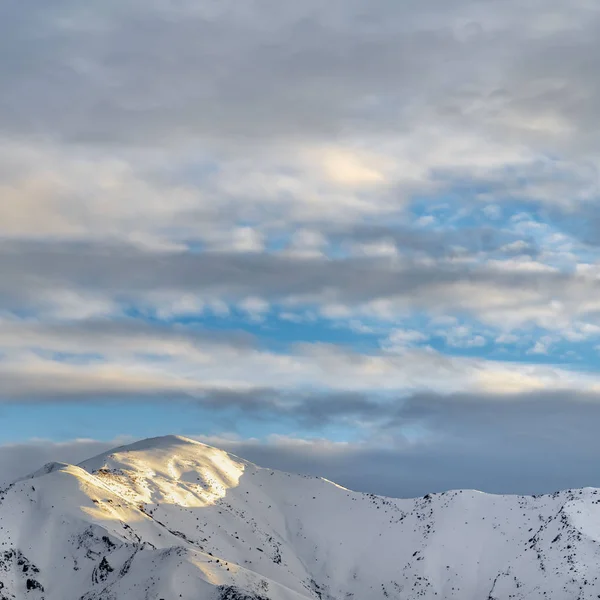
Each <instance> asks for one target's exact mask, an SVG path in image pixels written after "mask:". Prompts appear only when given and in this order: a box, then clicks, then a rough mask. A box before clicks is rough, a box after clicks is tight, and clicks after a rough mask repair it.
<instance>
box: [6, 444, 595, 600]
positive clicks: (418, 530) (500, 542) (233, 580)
mask: <svg viewBox="0 0 600 600" xmlns="http://www.w3.org/2000/svg"><path fill="white" fill-rule="evenodd" d="M599 502H600V494H598V491H597V490H595V489H589V488H588V489H584V490H576V491H565V492H560V493H556V494H553V495H552V496H538V497H519V496H493V495H487V494H483V493H480V492H475V491H457V492H448V493H444V494H434V495H428V496H425V497H424V498H419V499H414V500H395V499H390V498H383V497H378V496H374V495H368V494H360V493H356V492H352V491H350V490H346V489H344V488H341V487H340V486H337V485H335V484H333V483H331V482H328V481H326V480H323V479H318V478H309V477H303V476H299V475H290V474H287V473H281V472H277V471H273V470H270V469H261V468H259V467H257V466H255V465H253V464H252V463H249V462H247V461H244V460H242V459H240V458H237V457H235V456H233V455H231V454H228V453H226V452H223V451H221V450H218V449H216V448H211V447H209V446H206V445H204V444H200V443H198V442H194V441H192V440H187V439H185V438H179V437H174V436H167V437H164V438H155V439H151V440H144V441H142V442H138V443H136V444H132V445H130V446H125V447H122V448H117V449H115V450H113V451H111V452H109V453H106V454H103V455H100V456H98V457H96V458H93V459H90V460H88V461H85V462H83V463H81V464H80V465H79V466H73V465H66V464H60V463H52V464H50V465H46V466H45V467H44V468H42V469H40V470H39V471H38V472H36V473H34V474H33V475H32V476H30V477H29V478H26V479H23V480H21V481H18V482H16V483H14V484H13V485H11V486H10V487H9V488H8V489H7V490H4V491H3V492H2V493H0V544H1V545H0V600H21V599H32V600H42V599H44V600H113V599H114V600H120V599H125V598H126V599H128V600H146V599H147V600H154V599H157V600H158V599H163V600H171V599H176V598H183V599H189V600H192V599H193V600H213V599H214V600H217V599H219V600H302V599H304V600H307V599H315V598H318V599H320V600H379V599H382V600H383V599H392V600H407V599H411V600H412V599H415V598H425V599H433V598H437V599H441V598H443V599H451V598H456V599H460V600H469V599H473V600H489V599H497V600H501V599H502V600H503V599H505V598H506V599H508V598H517V599H521V598H522V599H525V598H527V599H532V598H559V599H561V600H567V599H570V598H573V599H575V598H598V597H600V581H599V580H598V575H597V573H598V568H597V565H598V564H599V561H600V504H599Z"/></svg>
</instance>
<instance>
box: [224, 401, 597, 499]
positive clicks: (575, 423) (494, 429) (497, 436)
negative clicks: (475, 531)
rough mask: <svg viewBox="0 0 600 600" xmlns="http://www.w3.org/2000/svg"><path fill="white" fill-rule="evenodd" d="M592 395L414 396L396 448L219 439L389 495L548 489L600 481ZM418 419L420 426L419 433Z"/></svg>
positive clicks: (403, 414) (405, 407)
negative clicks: (464, 490)
mask: <svg viewBox="0 0 600 600" xmlns="http://www.w3.org/2000/svg"><path fill="white" fill-rule="evenodd" d="M598 399H599V398H598V396H597V395H585V394H577V393H574V392H571V391H557V392H540V393H537V394H528V395H523V396H520V397H506V396H502V395H497V396H495V395H477V396H468V395H464V396H460V395H458V396H449V397H442V396H433V395H429V396H424V395H419V396H415V397H412V398H410V399H407V400H406V401H404V402H403V403H402V405H401V406H400V407H398V406H396V410H397V415H396V417H395V419H396V425H400V424H402V425H403V426H404V427H405V429H403V430H400V431H397V432H396V433H395V434H394V436H393V437H394V439H395V440H396V443H395V447H387V448H385V447H382V444H381V443H379V444H378V443H377V442H378V440H377V438H375V439H374V440H373V441H372V443H371V444H351V443H350V444H340V445H335V444H332V443H328V442H323V443H318V442H314V443H309V444H299V443H294V442H290V441H285V440H283V441H279V442H273V444H272V445H268V444H260V443H256V442H244V441H240V442H227V441H226V440H225V441H223V442H222V443H221V445H226V446H227V447H228V448H229V449H230V450H231V451H233V452H236V453H237V454H239V455H241V456H243V457H244V458H248V459H249V460H252V461H255V462H257V463H259V464H262V465H264V466H268V467H272V468H278V469H282V470H288V471H289V470H291V471H298V472H303V473H309V474H312V475H319V476H324V477H327V478H328V479H331V480H333V481H336V482H337V483H340V484H342V485H344V486H346V487H349V488H351V489H357V490H360V491H365V492H373V493H379V494H384V495H389V496H419V495H423V494H425V493H429V492H441V491H445V490H448V489H457V488H474V489H479V490H482V491H487V492H492V493H518V494H534V493H549V492H553V491H555V490H557V489H563V488H574V487H585V486H594V487H596V486H599V485H600V480H599V477H598V473H597V466H596V463H597V447H598V444H597V427H596V425H597V423H598V419H599V418H600V403H599V402H598ZM414 425H419V426H420V427H419V428H418V430H417V431H418V433H417V434H415V433H414V432H413V430H412V429H411V426H414ZM403 432H404V433H403ZM380 435H381V434H380Z"/></svg>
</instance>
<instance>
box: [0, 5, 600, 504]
mask: <svg viewBox="0 0 600 600" xmlns="http://www.w3.org/2000/svg"><path fill="white" fill-rule="evenodd" d="M599 46H600V4H599V3H598V2H597V1H595V0H571V1H569V2H566V1H565V0H561V1H558V0H502V1H500V0H426V1H423V2H409V1H406V0H330V1H328V2H322V1H320V0H303V1H302V2H292V1H290V0H288V1H281V0H247V1H244V2H231V1H229V0H224V1H220V2H216V1H214V0H193V1H192V0H152V1H150V2H148V1H147V0H146V1H144V2H141V1H139V0H118V1H117V0H103V1H102V2H99V1H98V0H91V1H90V2H85V3H81V2H76V1H75V0H32V1H31V2H19V1H18V0H6V1H5V2H2V3H1V4H0V90H2V92H1V93H0V482H2V481H5V482H6V481H9V480H11V478H14V477H17V476H19V475H21V474H23V473H25V472H27V471H32V470H34V469H36V468H37V467H39V465H40V464H41V463H43V462H46V461H47V460H65V461H69V462H76V461H78V460H82V459H84V458H86V457H87V456H90V455H93V454H95V453H97V452H99V451H101V450H104V449H106V448H108V447H111V446H114V445H115V444H117V443H124V442H126V441H132V440H135V439H138V438H144V437H150V436H157V435H164V434H181V435H186V436H189V437H195V438H197V439H200V440H203V441H206V442H208V443H211V444H215V445H217V446H219V447H222V448H225V449H227V450H230V451H233V452H234V453H237V454H240V455H241V456H244V457H245V458H248V459H250V460H254V461H255V462H258V463H259V464H261V465H263V466H268V467H274V468H280V469H283V470H288V471H300V472H303V473H304V472H306V473H312V474H316V475H322V476H325V477H327V478H328V479H332V480H335V481H338V482H339V483H341V484H343V485H346V486H347V487H352V488H354V489H359V490H362V491H368V492H375V493H381V494H386V495H393V496H412V495H421V494H425V493H428V492H435V491H443V490H446V489H451V488H476V489H481V490H484V491H489V492H495V493H524V494H530V493H540V492H549V491H554V490H556V489H559V488H567V487H583V486H598V487H600V472H599V470H598V468H597V459H598V457H599V455H600V442H599V441H598V440H599V437H598V433H597V430H598V427H599V425H600V374H599V355H600V294H599V292H600V204H599V197H600V195H599V187H600V186H599V183H600V180H599V173H600V170H599V167H600V135H599V134H600V131H599V130H600V73H599V71H598V68H597V64H596V60H595V59H594V57H596V56H598V55H599V54H600V47H599Z"/></svg>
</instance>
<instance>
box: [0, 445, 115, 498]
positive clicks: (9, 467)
mask: <svg viewBox="0 0 600 600" xmlns="http://www.w3.org/2000/svg"><path fill="white" fill-rule="evenodd" d="M117 443H118V442H117V441H116V440H115V441H114V442H101V441H96V440H72V441H68V442H62V443H61V442H51V441H41V440H40V441H31V442H21V443H15V444H4V445H1V446H0V489H2V488H4V487H6V486H7V485H9V484H10V483H12V482H13V481H14V480H15V479H17V478H19V477H24V476H26V475H28V474H30V473H33V472H34V471H36V470H37V469H39V468H40V467H41V466H42V465H44V464H46V463H48V462H52V461H57V462H67V463H71V464H77V463H79V462H81V461H83V460H85V459H86V458H89V457H91V456H95V455H97V454H100V453H102V452H106V450H110V449H111V448H113V447H114V446H116V445H117Z"/></svg>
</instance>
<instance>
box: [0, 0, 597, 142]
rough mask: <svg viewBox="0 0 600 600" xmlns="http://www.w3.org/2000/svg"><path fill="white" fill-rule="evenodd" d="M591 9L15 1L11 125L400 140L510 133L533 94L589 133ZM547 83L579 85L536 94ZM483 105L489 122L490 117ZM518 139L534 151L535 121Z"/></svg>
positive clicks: (7, 7)
mask: <svg viewBox="0 0 600 600" xmlns="http://www.w3.org/2000/svg"><path fill="white" fill-rule="evenodd" d="M584 6H585V5H584V3H582V2H578V3H575V5H570V6H569V10H568V11H567V10H566V9H565V5H564V3H560V2H552V3H548V2H546V3H532V6H531V7H527V8H524V7H523V5H522V3H519V2H506V3H499V2H493V3H492V2H475V1H472V0H463V1H460V2H452V3H449V2H438V1H436V2H433V3H432V2H429V3H427V5H423V4H418V5H417V4H414V3H405V2H388V1H377V2H366V1H364V0H362V1H354V2H350V3H348V2H345V3H339V2H333V3H329V4H327V5H323V4H322V3H319V2H313V1H310V2H304V3H302V5H290V4H285V5H282V4H280V3H276V2H271V1H256V2H250V3H245V4H244V5H243V7H242V6H238V5H235V4H225V5H223V6H222V7H219V8H216V7H215V5H214V4H212V3H207V2H206V3H204V2H198V3H194V4H192V3H186V2H182V3H178V4H176V5H174V4H172V3H170V4H167V3H166V2H156V3H153V4H152V5H150V6H149V5H147V4H145V5H142V4H140V3H138V2H135V1H134V0H128V1H127V2H121V3H113V2H105V3H98V2H92V3H88V4H86V5H85V6H82V5H80V4H77V3H74V2H72V1H71V0H53V1H51V2H46V3H41V2H34V3H28V4H27V5H23V4H20V3H17V2H8V3H5V4H4V5H3V8H2V13H1V14H0V17H1V19H0V22H1V23H2V29H1V30H0V39H2V40H3V44H2V45H3V50H4V51H3V52H2V56H3V60H2V62H1V63H0V85H1V87H2V89H3V90H4V91H5V93H4V94H3V100H2V105H1V107H2V110H1V111H0V114H1V115H3V116H4V118H3V119H2V121H1V124H0V126H1V127H2V128H3V129H4V130H5V131H7V132H18V133H24V132H29V133H31V132H34V133H40V132H41V133H44V134H50V135H54V136H57V137H60V138H65V139H70V140H87V141H95V142H106V141H110V142H114V141H127V142H132V141H133V142H141V141H149V140H154V141H161V142H162V141H165V140H168V139H171V140H173V139H185V138H189V137H197V136H202V137H204V138H207V137H208V138H210V137H213V138H215V139H226V138H227V137H229V136H236V137H237V138H240V137H248V136H250V137H263V138H265V137H272V136H286V137H294V136H306V135H312V136H315V135H316V136H323V135H331V134H336V133H342V132H345V131H348V130H349V129H351V130H353V131H355V132H363V133H364V132H368V133H372V132H378V133H383V134H389V133H390V132H391V131H392V130H393V131H395V132H399V131H400V132H402V131H403V130H406V129H409V128H410V127H412V125H413V124H414V123H415V121H416V120H418V121H419V122H421V123H422V122H424V121H425V120H427V119H429V120H430V119H432V118H435V120H436V121H438V122H447V123H449V124H450V125H451V126H454V125H456V124H462V125H463V126H467V127H470V128H472V129H481V130H485V129H487V130H489V131H491V130H493V131H494V132H495V135H497V136H499V137H502V135H505V133H504V132H505V131H506V129H507V127H506V123H504V122H503V121H502V120H500V121H499V122H498V118H497V117H498V115H497V114H495V113H494V111H496V113H498V112H500V113H502V114H504V113H506V114H508V115H510V114H512V113H514V112H519V111H526V110H529V109H530V106H531V103H532V102H533V101H534V100H535V102H536V106H538V105H539V103H540V102H542V103H543V106H544V107H545V108H547V110H549V111H550V110H552V111H556V112H558V113H559V114H562V115H564V116H565V117H566V118H568V119H569V120H572V121H573V122H575V123H576V124H577V125H578V126H579V125H582V124H583V123H582V122H581V121H582V119H584V118H585V119H586V124H590V123H593V122H594V121H595V119H596V116H597V114H596V108H595V107H596V106H597V104H598V103H597V102H596V99H597V96H598V94H597V78H596V77H595V75H596V73H595V70H594V69H593V64H592V62H591V61H589V60H588V59H587V58H586V57H589V56H593V55H594V49H595V47H596V44H597V35H596V32H597V26H598V23H597V15H596V13H594V12H593V11H590V10H586V9H585V8H584ZM553 13H554V14H555V15H558V17H560V16H561V15H565V16H566V17H569V18H570V19H571V20H574V21H575V25H574V26H573V27H572V28H560V27H558V28H556V30H555V31H552V30H546V32H545V34H541V35H536V34H535V28H536V25H537V24H538V21H540V17H541V16H543V15H552V14H553ZM516 15H519V18H517V17H516ZM565 47H566V48H568V51H567V52H566V53H565V52H562V50H561V48H565ZM549 56H551V57H553V60H551V59H550V58H548V57H549ZM440 57H443V60H441V59H440ZM573 64H576V65H578V66H580V68H579V69H573V68H572V65H573ZM536 74H540V77H541V76H542V75H543V77H544V79H545V80H548V79H553V78H554V79H559V80H561V81H565V82H567V83H566V84H565V85H562V86H561V87H560V88H559V89H558V91H554V92H546V93H543V92H539V93H537V94H536V93H535V88H534V86H535V85H536V82H537V80H538V79H539V78H540V77H537V76H536ZM532 88H533V89H534V91H533V92H532V91H531V89H532ZM569 90H572V91H570V92H569ZM498 92H501V93H500V94H499V93H498ZM490 94H496V97H500V98H503V99H504V100H503V102H502V103H500V104H498V103H496V104H494V103H492V102H490V100H489V98H490ZM482 99H483V100H487V102H486V103H485V104H486V106H489V105H491V107H492V109H491V112H490V110H487V112H486V110H483V111H482V110H477V106H478V101H480V100H482ZM496 123H497V124H496ZM513 129H514V132H513V133H514V134H515V135H516V133H517V132H518V133H519V134H521V135H523V134H526V135H528V137H529V139H530V141H532V142H535V140H536V132H535V131H534V132H532V131H531V130H530V129H529V128H528V127H527V126H526V125H523V124H520V125H514V127H513ZM587 131H590V130H589V129H588V130H587ZM590 133H591V132H590ZM537 135H538V137H539V136H540V135H541V134H540V133H539V132H538V134H537ZM582 135H587V134H583V133H582ZM547 137H548V136H546V138H547ZM588 139H589V138H588ZM546 141H547V139H546Z"/></svg>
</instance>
